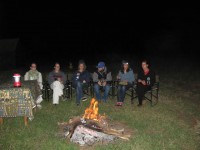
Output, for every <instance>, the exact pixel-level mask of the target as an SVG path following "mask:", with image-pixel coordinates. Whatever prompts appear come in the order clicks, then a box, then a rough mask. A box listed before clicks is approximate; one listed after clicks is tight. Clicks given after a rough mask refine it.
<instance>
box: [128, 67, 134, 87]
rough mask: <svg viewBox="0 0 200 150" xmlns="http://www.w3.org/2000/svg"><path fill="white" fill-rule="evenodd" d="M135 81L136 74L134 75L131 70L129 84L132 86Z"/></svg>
mask: <svg viewBox="0 0 200 150" xmlns="http://www.w3.org/2000/svg"><path fill="white" fill-rule="evenodd" d="M134 80H135V77H134V73H133V70H131V71H130V72H129V79H128V82H129V83H130V84H132V83H133V82H134Z"/></svg>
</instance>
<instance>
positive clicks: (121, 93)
mask: <svg viewBox="0 0 200 150" xmlns="http://www.w3.org/2000/svg"><path fill="white" fill-rule="evenodd" d="M117 79H118V80H119V86H118V95H117V104H116V106H122V105H123V102H124V98H125V94H126V90H128V89H129V88H130V87H131V86H132V85H133V82H134V80H135V77H134V73H133V70H132V69H131V68H130V66H129V62H128V61H125V60H123V61H122V68H121V70H120V71H119V73H118V76H117Z"/></svg>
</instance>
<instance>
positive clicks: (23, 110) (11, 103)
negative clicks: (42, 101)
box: [0, 80, 41, 125]
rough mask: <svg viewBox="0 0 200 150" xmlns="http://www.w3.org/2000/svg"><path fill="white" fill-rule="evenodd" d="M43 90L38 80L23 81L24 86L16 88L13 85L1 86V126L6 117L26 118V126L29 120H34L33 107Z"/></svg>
mask: <svg viewBox="0 0 200 150" xmlns="http://www.w3.org/2000/svg"><path fill="white" fill-rule="evenodd" d="M39 95H41V90H40V88H39V85H38V83H37V81H36V80H33V81H23V82H22V86H21V87H18V88H15V87H13V85H12V83H11V82H9V83H5V84H3V85H1V86H0V124H2V123H3V118H5V117H17V116H24V123H25V125H27V124H28V118H29V119H31V120H32V119H33V118H34V116H33V107H34V106H35V101H36V99H37V97H38V96H39Z"/></svg>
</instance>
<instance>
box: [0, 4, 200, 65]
mask: <svg viewBox="0 0 200 150" xmlns="http://www.w3.org/2000/svg"><path fill="white" fill-rule="evenodd" d="M199 23H200V19H199V16H198V9H197V8H179V7H174V8H164V7H163V6H160V7H155V8H153V7H136V6H134V7H115V8H112V7H108V6H107V7H100V6H93V7H77V6H69V5H68V6H66V5H64V6H62V5H61V4H60V5H59V6H53V5H52V6H51V7H50V6H40V7H38V6H37V5H32V4H29V5H26V6H25V5H22V4H21V3H19V2H16V1H15V2H12V4H11V3H3V2H1V16H0V28H1V29H0V38H1V39H4V38H15V37H19V38H20V47H19V48H18V52H19V54H20V53H23V52H24V51H26V54H25V57H26V58H23V59H24V60H25V59H26V60H27V62H29V61H39V62H42V61H48V62H54V61H59V60H61V61H63V62H65V61H66V62H67V61H69V60H74V61H77V60H79V59H82V58H83V59H90V60H91V61H94V60H95V59H102V58H104V57H103V54H105V53H106V54H107V57H108V58H109V57H110V56H112V55H113V57H112V58H113V59H114V58H120V59H121V58H122V59H123V58H130V57H131V56H135V57H143V56H149V57H152V58H156V57H161V56H164V55H165V56H166V57H172V56H173V57H174V56H175V57H184V56H191V57H192V56H196V54H197V52H198V51H199V48H200V46H199ZM27 51H28V53H27ZM38 53H41V55H40V56H39V57H38V55H37V54H38ZM89 55H92V56H90V57H89ZM105 59H106V58H105ZM23 62H24V61H23Z"/></svg>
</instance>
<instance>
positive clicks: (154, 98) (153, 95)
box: [132, 75, 159, 106]
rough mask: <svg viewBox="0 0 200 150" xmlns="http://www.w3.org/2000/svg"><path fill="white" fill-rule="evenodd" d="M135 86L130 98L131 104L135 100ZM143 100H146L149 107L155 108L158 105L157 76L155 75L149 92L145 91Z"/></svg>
mask: <svg viewBox="0 0 200 150" xmlns="http://www.w3.org/2000/svg"><path fill="white" fill-rule="evenodd" d="M136 88H137V87H136V86H135V88H134V91H133V97H132V104H133V100H134V99H135V98H137V97H138V96H137V93H136ZM144 99H146V100H148V101H149V102H150V104H151V106H155V105H156V104H157V103H158V99H159V75H156V81H155V83H154V85H153V86H152V87H151V89H150V90H149V91H147V92H146V93H145V95H144Z"/></svg>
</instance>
